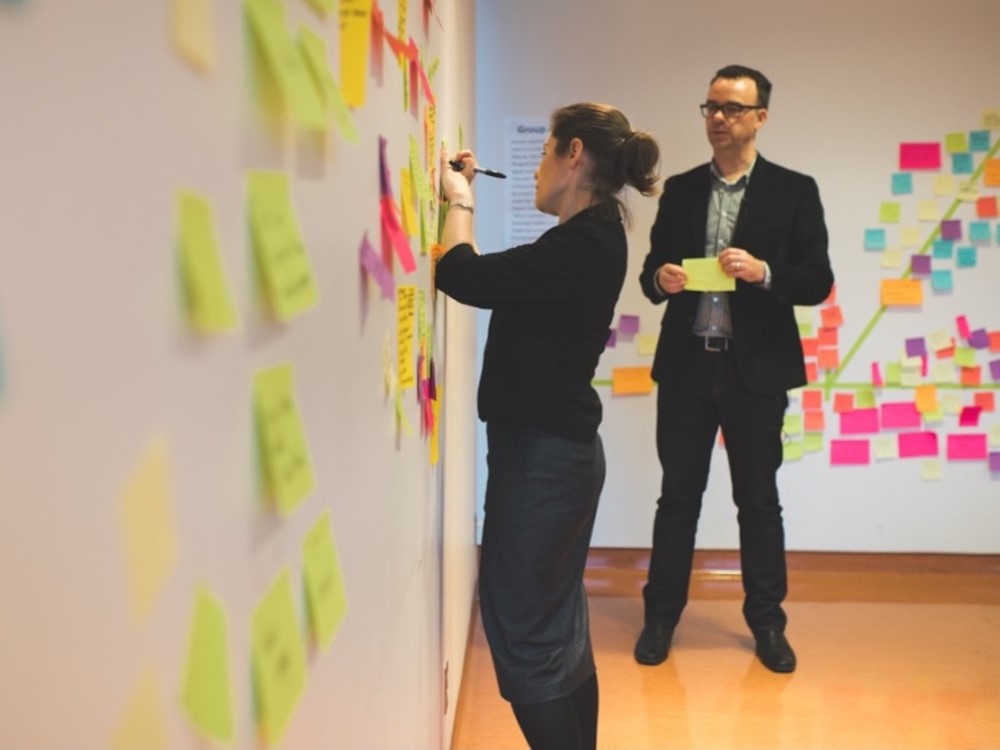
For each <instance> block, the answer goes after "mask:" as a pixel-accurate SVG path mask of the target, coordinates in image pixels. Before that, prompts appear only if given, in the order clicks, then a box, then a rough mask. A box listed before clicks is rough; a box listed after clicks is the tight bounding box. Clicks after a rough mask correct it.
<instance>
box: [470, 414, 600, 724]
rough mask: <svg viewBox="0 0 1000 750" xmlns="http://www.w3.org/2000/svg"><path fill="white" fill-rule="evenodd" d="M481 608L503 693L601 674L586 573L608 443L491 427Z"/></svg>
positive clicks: (527, 696) (532, 698)
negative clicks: (593, 639)
mask: <svg viewBox="0 0 1000 750" xmlns="http://www.w3.org/2000/svg"><path fill="white" fill-rule="evenodd" d="M486 431H487V442H488V454H487V468H488V472H489V474H488V478H487V482H486V504H485V515H484V521H483V539H482V549H481V557H480V568H479V604H480V610H481V613H482V620H483V629H484V631H485V633H486V639H487V641H488V642H489V645H490V652H491V654H492V656H493V665H494V667H495V669H496V674H497V682H498V684H499V686H500V694H501V695H502V696H503V697H504V698H505V699H507V700H508V701H510V702H512V703H523V704H530V703H543V702H545V701H549V700H554V699H556V698H562V697H564V696H567V695H570V694H571V693H573V692H574V691H575V690H576V689H577V688H578V687H579V686H580V685H581V684H583V683H584V682H585V681H586V680H588V679H589V678H590V677H591V676H592V675H593V674H594V672H595V668H594V656H593V650H592V648H591V643H590V627H589V620H588V612H587V595H586V592H585V591H584V587H583V572H584V568H585V566H586V562H587V551H588V549H589V547H590V537H591V533H592V531H593V528H594V518H595V516H596V514H597V503H598V499H599V497H600V494H601V488H602V487H603V486H604V474H605V464H604V449H603V446H602V445H601V439H600V437H599V436H596V435H595V437H594V439H593V440H592V441H591V442H589V443H580V442H576V441H573V440H567V439H565V438H561V437H557V436H555V435H551V434H549V433H545V432H541V431H539V430H534V429H530V428H525V427H519V426H515V425H509V424H503V423H499V422H491V423H489V424H488V425H487V427H486Z"/></svg>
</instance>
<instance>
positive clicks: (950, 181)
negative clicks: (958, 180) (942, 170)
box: [934, 174, 958, 196]
mask: <svg viewBox="0 0 1000 750" xmlns="http://www.w3.org/2000/svg"><path fill="white" fill-rule="evenodd" d="M957 190H958V188H957V187H956V185H955V178H954V176H953V175H950V174H936V175H934V195H937V196H947V195H954V194H955V193H956V192H957Z"/></svg>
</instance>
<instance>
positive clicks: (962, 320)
mask: <svg viewBox="0 0 1000 750" xmlns="http://www.w3.org/2000/svg"><path fill="white" fill-rule="evenodd" d="M955 327H956V328H958V335H959V336H961V337H962V338H963V339H968V338H969V333H970V329H969V319H968V318H966V317H965V316H964V315H959V316H958V317H957V318H955Z"/></svg>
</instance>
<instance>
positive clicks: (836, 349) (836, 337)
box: [794, 285, 844, 383]
mask: <svg viewBox="0 0 1000 750" xmlns="http://www.w3.org/2000/svg"><path fill="white" fill-rule="evenodd" d="M794 314H795V322H796V324H797V325H798V329H799V339H800V341H801V342H802V355H803V358H804V361H805V368H806V381H807V382H809V383H816V382H819V379H820V372H821V371H823V372H827V373H831V372H834V371H836V370H837V368H839V367H840V329H841V328H842V327H843V325H844V313H843V310H842V309H841V307H840V304H839V303H838V302H837V287H836V285H834V286H833V287H831V289H830V294H828V295H827V298H826V299H825V300H823V302H822V303H821V304H820V305H819V306H818V307H815V308H814V307H803V306H796V307H795V308H794ZM816 314H818V315H819V324H818V325H816V323H815V321H814V315H816Z"/></svg>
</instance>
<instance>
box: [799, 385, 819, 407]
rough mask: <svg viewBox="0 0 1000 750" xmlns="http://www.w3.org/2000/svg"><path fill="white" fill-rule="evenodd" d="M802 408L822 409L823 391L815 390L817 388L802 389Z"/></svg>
mask: <svg viewBox="0 0 1000 750" xmlns="http://www.w3.org/2000/svg"><path fill="white" fill-rule="evenodd" d="M802 408H803V409H807V410H808V409H822V408H823V391H817V390H807V391H802Z"/></svg>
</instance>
